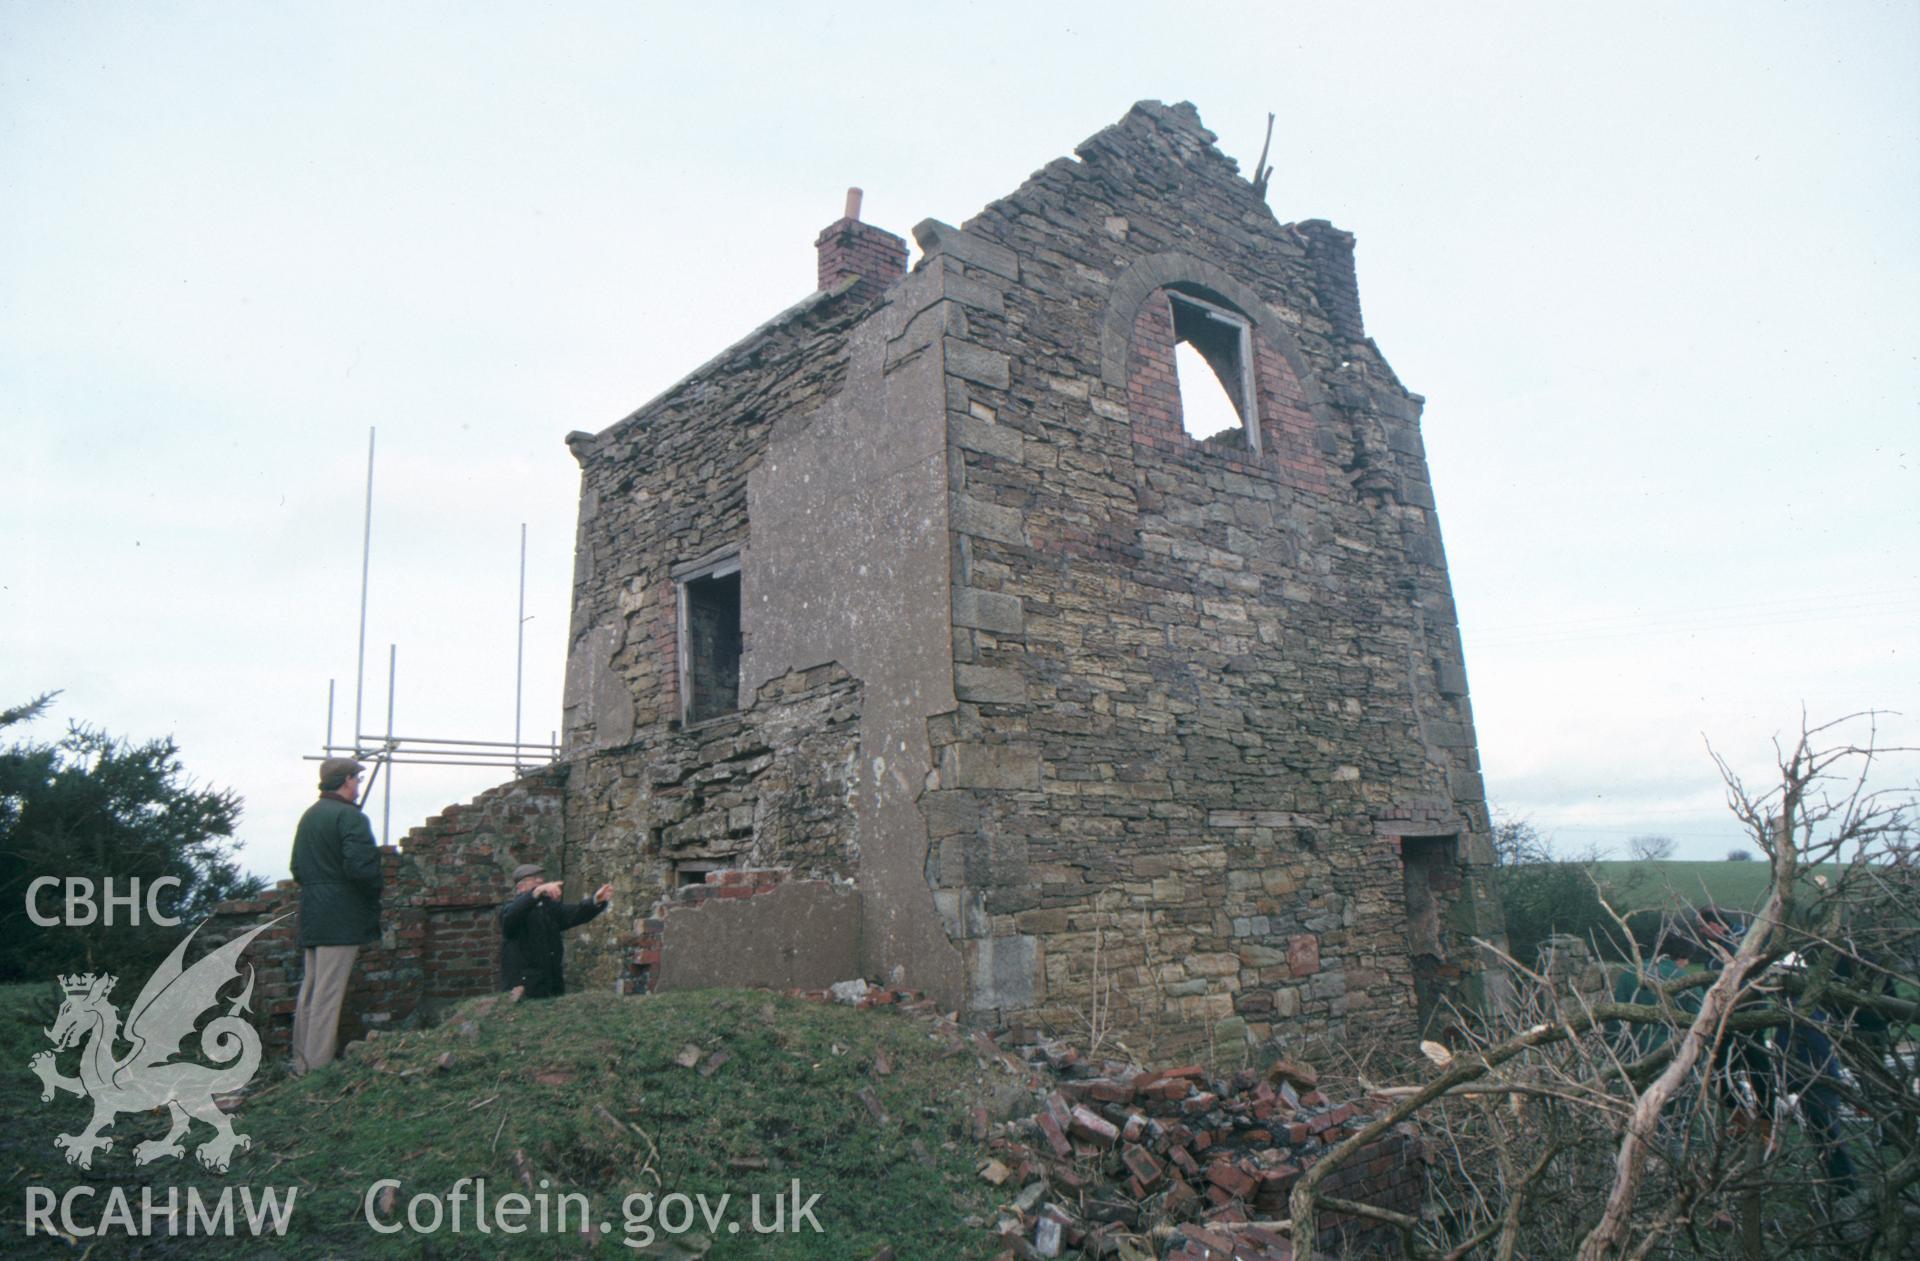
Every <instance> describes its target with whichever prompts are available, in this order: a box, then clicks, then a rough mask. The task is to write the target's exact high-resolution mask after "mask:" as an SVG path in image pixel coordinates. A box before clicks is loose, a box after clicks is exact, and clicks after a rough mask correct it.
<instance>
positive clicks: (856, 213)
mask: <svg viewBox="0 0 1920 1261" xmlns="http://www.w3.org/2000/svg"><path fill="white" fill-rule="evenodd" d="M842 218H846V219H851V220H853V221H854V222H855V223H858V222H860V190H859V189H857V188H849V189H848V190H847V213H846V214H845V215H843V216H842Z"/></svg>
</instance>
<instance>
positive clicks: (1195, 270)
mask: <svg viewBox="0 0 1920 1261" xmlns="http://www.w3.org/2000/svg"><path fill="white" fill-rule="evenodd" d="M1183 293H1184V294H1187V295H1189V296H1193V297H1197V298H1200V299H1203V300H1205V301H1207V302H1210V303H1212V304H1214V305H1216V306H1220V307H1223V308H1225V309H1228V310H1231V311H1233V312H1235V313H1236V314H1238V315H1240V316H1242V317H1244V318H1245V319H1246V321H1247V323H1248V325H1249V332H1250V334H1251V340H1252V343H1253V345H1252V351H1253V369H1254V371H1253V374H1252V375H1253V378H1254V380H1253V388H1254V391H1255V402H1256V406H1255V407H1254V408H1253V409H1252V411H1253V415H1254V421H1255V423H1254V424H1253V425H1252V426H1250V427H1249V430H1248V436H1247V441H1246V445H1245V447H1244V448H1241V447H1238V446H1236V447H1234V448H1230V449H1222V448H1220V447H1218V446H1214V445H1212V444H1211V442H1210V441H1206V442H1203V441H1200V440H1196V439H1194V438H1192V437H1191V436H1189V435H1188V434H1187V433H1185V432H1184V431H1183V430H1182V428H1181V425H1180V422H1179V420H1178V412H1179V408H1180V405H1181V404H1180V398H1179V395H1178V392H1177V389H1176V386H1175V383H1174V381H1175V374H1174V369H1173V364H1172V359H1171V355H1172V331H1171V318H1172V315H1171V312H1170V310H1169V309H1168V295H1169V294H1183ZM1100 339H1101V365H1100V370H1101V379H1102V381H1103V382H1105V383H1106V384H1108V385H1110V386H1113V387H1116V388H1117V390H1119V391H1121V392H1123V397H1124V398H1125V399H1126V402H1127V407H1128V411H1129V413H1130V415H1131V418H1132V424H1133V438H1134V442H1135V444H1136V446H1139V447H1146V448H1151V449H1153V450H1156V451H1159V452H1161V453H1162V454H1168V455H1174V456H1176V457H1177V456H1180V455H1181V453H1183V452H1186V451H1190V450H1197V449H1207V450H1208V451H1209V455H1208V458H1209V459H1218V460H1222V461H1224V462H1225V464H1226V466H1227V467H1230V468H1232V469H1234V470H1235V471H1238V472H1243V473H1251V474H1254V475H1256V476H1267V477H1276V478H1278V479H1279V480H1280V481H1282V482H1283V483H1286V484H1288V485H1291V486H1294V487H1296V488H1297V489H1300V490H1304V491H1310V492H1316V493H1322V494H1324V493H1327V492H1328V491H1330V490H1331V489H1332V488H1333V486H1334V484H1335V481H1336V472H1337V470H1335V469H1332V468H1330V467H1329V466H1328V465H1327V463H1326V460H1325V456H1324V451H1325V449H1326V448H1325V437H1326V435H1328V434H1329V433H1331V432H1334V429H1333V425H1332V423H1331V414H1330V411H1329V409H1328V407H1327V405H1326V401H1325V396H1324V394H1323V392H1322V391H1321V390H1320V388H1319V386H1318V382H1317V380H1316V379H1315V377H1314V376H1313V375H1312V374H1311V373H1310V371H1309V369H1308V367H1307V360H1306V357H1305V355H1304V354H1303V353H1302V352H1301V350H1300V348H1299V345H1298V343H1297V342H1296V341H1295V339H1294V336H1293V332H1292V330H1291V328H1289V327H1288V325H1287V323H1286V321H1285V320H1284V319H1282V318H1281V317H1280V315H1279V314H1278V313H1277V312H1276V311H1275V310H1274V309H1273V308H1272V307H1271V306H1269V305H1268V304H1267V303H1266V302H1265V301H1264V300H1263V299H1262V298H1261V297H1260V296H1259V295H1258V294H1257V293H1255V292H1254V291H1253V290H1252V289H1251V288H1249V287H1248V286H1247V285H1244V284H1242V283H1241V282H1240V281H1238V280H1236V279H1235V278H1234V277H1232V276H1230V275H1228V274H1227V273H1226V272H1225V271H1223V270H1221V269H1220V268H1219V267H1216V266H1214V265H1213V264H1211V263H1208V262H1205V261H1204V260H1201V259H1197V258H1193V257H1192V256H1190V255H1186V254H1180V253H1167V254H1156V255H1153V256H1151V257H1149V258H1146V259H1143V260H1141V261H1140V262H1138V263H1136V264H1134V266H1132V267H1131V268H1129V269H1128V270H1127V271H1126V272H1125V273H1124V274H1123V275H1122V276H1121V278H1120V279H1119V280H1118V281H1117V282H1115V284H1114V286H1113V289H1112V291H1111V292H1110V294H1109V296H1108V301H1107V306H1106V309H1105V311H1104V312H1103V314H1102V317H1101V326H1100ZM1229 392H1231V390H1230V391H1229Z"/></svg>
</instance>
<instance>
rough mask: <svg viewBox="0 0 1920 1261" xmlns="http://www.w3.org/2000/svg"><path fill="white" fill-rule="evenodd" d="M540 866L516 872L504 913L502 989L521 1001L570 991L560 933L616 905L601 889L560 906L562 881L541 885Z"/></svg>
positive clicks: (610, 890) (524, 866)
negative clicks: (513, 991) (512, 991)
mask: <svg viewBox="0 0 1920 1261" xmlns="http://www.w3.org/2000/svg"><path fill="white" fill-rule="evenodd" d="M545 874H546V873H545V871H543V870H542V869H541V867H540V864H538V863H522V864H520V865H519V866H518V867H515V868H514V869H513V897H512V898H510V899H509V900H508V901H507V904H506V905H505V906H503V907H501V908H500V988H501V989H502V990H510V989H516V988H517V989H519V990H520V993H521V997H523V998H557V997H559V996H560V995H562V994H564V993H566V992H567V979H566V972H565V966H564V965H565V958H566V947H565V945H564V944H562V942H561V940H560V934H561V933H563V932H565V931H566V930H567V929H569V928H574V927H577V926H578V925H581V924H584V923H586V922H587V921H588V920H590V919H592V918H593V917H594V916H596V915H598V914H599V913H600V912H602V911H604V910H606V909H607V904H608V903H609V902H611V901H613V886H612V885H610V884H603V885H601V886H600V888H599V889H597V890H596V891H595V892H594V895H593V896H592V897H590V898H582V899H580V900H579V901H578V902H562V901H561V900H560V898H561V895H562V892H563V891H562V889H561V887H560V882H559V881H558V880H542V879H541V877H542V876H544V875H545Z"/></svg>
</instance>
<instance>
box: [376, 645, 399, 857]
mask: <svg viewBox="0 0 1920 1261" xmlns="http://www.w3.org/2000/svg"><path fill="white" fill-rule="evenodd" d="M399 660H400V646H399V645H398V644H388V645H387V742H386V752H387V762H388V765H387V787H386V790H385V796H384V797H382V798H381V806H380V840H381V843H382V844H385V843H387V842H389V841H391V840H392V839H393V765H392V762H393V674H394V667H395V665H397V664H398V662H399Z"/></svg>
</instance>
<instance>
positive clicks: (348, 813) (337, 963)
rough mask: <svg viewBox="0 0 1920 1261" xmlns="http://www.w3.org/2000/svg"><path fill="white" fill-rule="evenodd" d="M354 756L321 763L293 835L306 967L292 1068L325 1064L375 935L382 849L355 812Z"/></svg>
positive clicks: (297, 1071) (356, 771) (357, 776)
mask: <svg viewBox="0 0 1920 1261" xmlns="http://www.w3.org/2000/svg"><path fill="white" fill-rule="evenodd" d="M360 772H361V766H360V764H359V763H358V762H356V761H354V760H353V759H352V758H348V757H330V758H328V759H327V760H326V761H324V762H322V763H320V800H318V801H316V802H314V803H313V804H312V805H310V806H308V807H307V812H306V813H305V814H303V815H301V816H300V826H299V828H298V829H297V830H296V831H295V832H294V834H293V878H294V880H295V881H296V882H297V883H298V884H299V886H300V952H301V958H302V961H303V963H304V964H305V968H304V971H303V973H302V975H301V978H300V998H299V1001H298V1002H297V1003H296V1004H295V1006H294V1009H293V1071H294V1073H295V1074H296V1075H298V1074H300V1073H304V1072H306V1071H307V1070H308V1069H314V1068H319V1067H321V1066H322V1065H324V1064H331V1063H332V1062H333V1056H334V1043H335V1040H336V1038H337V1036H338V1033H339V1026H340V1004H341V1001H342V1000H343V999H344V998H345V997H346V995H347V977H348V975H349V974H350V973H352V971H353V960H354V956H355V955H357V954H359V953H360V947H362V946H364V945H366V944H367V943H368V942H370V941H372V940H373V939H374V938H376V937H378V936H379V935H380V849H379V847H378V846H377V845H376V844H375V843H374V839H373V826H372V825H371V824H370V823H368V822H367V816H366V815H365V814H363V813H361V811H360Z"/></svg>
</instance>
